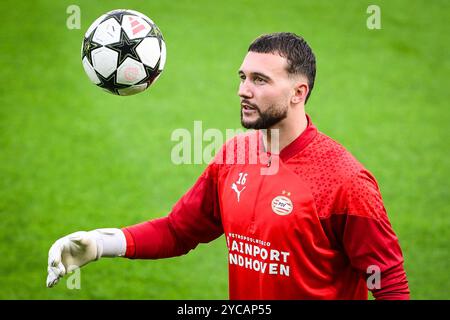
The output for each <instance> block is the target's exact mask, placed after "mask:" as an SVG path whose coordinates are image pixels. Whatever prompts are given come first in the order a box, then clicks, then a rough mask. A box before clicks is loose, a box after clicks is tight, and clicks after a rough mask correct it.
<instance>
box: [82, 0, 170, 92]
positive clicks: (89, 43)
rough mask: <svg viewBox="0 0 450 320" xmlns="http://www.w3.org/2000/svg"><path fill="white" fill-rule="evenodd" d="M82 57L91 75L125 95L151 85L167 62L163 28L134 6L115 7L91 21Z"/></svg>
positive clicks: (105, 88) (102, 84)
mask: <svg viewBox="0 0 450 320" xmlns="http://www.w3.org/2000/svg"><path fill="white" fill-rule="evenodd" d="M81 60H82V62H83V67H84V71H86V74H87V75H88V77H89V79H90V80H91V81H92V82H93V83H94V84H96V85H97V86H99V87H101V88H103V89H104V90H106V91H108V92H110V93H112V94H116V95H121V96H128V95H132V94H136V93H139V92H142V91H144V90H145V89H147V88H148V87H149V86H150V85H151V84H152V83H153V82H155V81H156V79H157V78H158V77H159V76H160V74H161V72H162V71H163V69H164V64H165V62H166V45H165V43H164V38H163V36H162V33H161V31H160V30H159V29H158V27H157V26H156V24H155V23H154V22H153V21H152V20H151V19H150V18H148V17H147V16H145V15H143V14H142V13H140V12H137V11H134V10H123V9H120V10H113V11H110V12H108V13H106V14H104V15H102V16H101V17H99V18H98V19H97V20H95V21H94V23H92V24H91V26H90V27H89V29H88V30H87V31H86V34H85V35H84V39H83V44H82V47H81Z"/></svg>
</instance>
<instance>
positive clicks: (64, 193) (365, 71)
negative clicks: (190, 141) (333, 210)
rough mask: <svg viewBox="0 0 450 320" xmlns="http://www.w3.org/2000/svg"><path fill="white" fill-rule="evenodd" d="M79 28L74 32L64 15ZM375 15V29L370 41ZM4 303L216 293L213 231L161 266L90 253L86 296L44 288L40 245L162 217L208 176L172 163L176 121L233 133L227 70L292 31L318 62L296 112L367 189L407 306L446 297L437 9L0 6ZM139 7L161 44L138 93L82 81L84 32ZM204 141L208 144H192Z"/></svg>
mask: <svg viewBox="0 0 450 320" xmlns="http://www.w3.org/2000/svg"><path fill="white" fill-rule="evenodd" d="M72 4H75V5H78V6H79V7H80V9H81V29H79V30H69V29H68V28H67V27H66V20H67V18H68V17H69V15H68V14H67V13H66V9H67V7H68V6H69V5H72ZM370 4H376V5H379V6H380V8H381V30H369V29H368V28H367V26H366V20H367V18H368V17H369V14H368V13H367V12H366V9H367V7H368V6H369V5H370ZM0 7H1V11H0V12H1V13H0V15H1V21H2V25H1V31H0V35H1V51H0V54H1V59H0V70H1V71H0V72H1V76H2V77H1V78H2V85H1V86H0V177H1V179H0V237H1V238H0V252H1V257H0V288H1V290H0V298H1V299H227V297H228V291H227V290H228V289H227V283H228V280H227V254H226V246H225V241H224V239H223V237H222V238H220V239H218V240H216V241H214V242H213V243H211V244H209V245H201V246H199V247H198V248H197V249H196V250H194V251H192V252H191V253H189V254H188V255H186V256H183V257H178V258H172V259H167V260H158V261H150V260H147V261H129V260H127V259H103V260H100V261H98V262H96V263H92V264H90V265H88V266H86V267H85V268H83V269H82V271H81V289H80V290H68V289H67V287H66V282H65V281H62V282H61V283H60V284H59V285H58V286H57V287H55V288H53V289H47V288H46V287H45V279H46V264H47V252H48V249H49V247H50V246H51V244H52V243H53V242H54V241H55V240H56V239H57V238H59V237H61V236H63V235H66V234H68V233H71V232H74V231H77V230H91V229H95V228H100V227H122V226H127V225H131V224H135V223H138V222H141V221H144V220H147V219H151V218H155V217H160V216H163V215H166V214H167V213H168V212H169V211H170V209H171V207H172V205H173V204H174V203H175V202H176V201H177V199H178V198H179V197H180V196H181V195H182V194H183V193H184V192H185V191H186V190H187V189H188V188H189V187H190V186H191V185H192V184H193V183H194V181H195V180H196V179H197V177H198V175H199V174H200V173H201V172H202V170H203V169H204V168H205V166H206V164H202V165H179V166H176V165H174V164H173V163H172V162H171V159H170V154H171V150H172V148H173V147H174V145H175V144H176V143H175V142H173V141H171V140H170V137H171V133H172V132H173V130H174V129H176V128H187V129H189V130H190V131H191V132H192V130H193V122H194V120H202V121H203V130H206V129H207V128H219V129H220V130H222V131H223V132H225V129H226V128H239V127H240V124H239V104H238V101H239V100H238V97H237V95H236V92H237V87H238V82H239V79H238V76H237V70H238V68H239V66H240V64H241V62H242V59H243V57H244V55H245V53H246V50H247V47H248V45H249V43H250V42H251V41H252V40H253V39H254V38H255V37H257V36H258V35H260V34H262V33H267V32H275V31H291V32H295V33H298V34H300V35H303V36H304V37H305V38H306V39H307V41H308V42H309V44H310V45H311V46H312V48H313V50H314V52H315V54H316V57H317V62H318V70H317V78H316V85H315V88H314V91H313V93H312V96H311V99H310V101H309V102H308V105H307V112H308V113H309V114H310V115H311V117H312V119H313V121H314V123H315V124H316V125H317V126H318V127H319V129H320V130H321V131H322V132H324V133H326V134H327V135H329V136H331V137H333V138H334V139H336V140H337V141H339V142H341V143H342V144H343V145H344V146H346V148H347V149H348V150H349V151H351V152H352V153H353V154H354V155H355V156H356V157H357V158H358V159H359V160H360V161H361V162H362V163H363V164H364V165H365V166H366V167H367V168H368V169H369V170H370V171H372V172H373V173H374V174H375V176H376V177H377V179H378V182H379V184H380V187H381V191H382V194H383V198H384V201H385V205H386V208H387V210H388V214H389V217H390V220H391V223H392V225H393V227H394V229H395V231H396V233H397V235H398V237H399V239H400V243H401V246H402V248H403V252H404V256H405V268H406V271H407V275H408V279H409V284H410V289H411V297H412V298H413V299H449V298H450V291H449V289H450V281H449V261H450V256H449V240H450V237H449V232H450V231H449V229H450V228H449V227H450V220H449V217H448V214H449V212H450V201H449V178H448V177H449V171H450V161H449V151H450V150H449V138H450V136H449V133H450V130H449V128H448V125H449V123H450V110H449V105H448V101H449V98H450V96H449V91H450V90H449V80H448V77H449V71H450V62H449V56H448V54H449V52H450V48H449V44H448V43H449V34H450V27H449V24H448V21H449V18H450V16H449V12H450V2H449V1H445V0H444V1H438V0H433V1H425V0H424V1H324V0H321V1H304V0H302V1H299V0H295V1H271V0H267V1H245V0H241V1H223V2H222V1H220V2H219V1H206V0H197V1H187V0H186V1H156V0H154V1H102V2H100V1H98V2H94V1H65V0H59V1H51V0H48V1H33V2H28V1H9V0H8V1H2V2H1V4H0ZM117 8H128V9H135V10H138V11H141V12H143V13H144V14H146V15H148V16H149V17H151V18H152V19H153V20H154V21H155V22H156V23H157V24H158V26H159V27H160V29H161V30H162V32H163V35H164V38H165V40H166V43H167V63H166V67H165V70H164V72H163V74H162V76H161V77H160V79H159V80H158V81H157V82H156V83H155V84H154V85H153V86H152V87H151V88H150V89H148V90H147V91H146V92H144V93H141V94H139V95H136V96H130V97H118V96H113V95H110V94H107V93H105V92H103V91H102V90H101V89H99V88H97V87H95V86H94V85H92V84H91V83H90V81H89V80H88V78H87V76H86V75H85V74H84V71H83V68H82V65H81V61H80V46H81V42H82V37H83V34H84V32H85V31H86V29H87V28H88V27H89V25H90V24H91V23H92V22H93V21H94V20H95V19H96V18H97V17H98V16H100V15H101V14H103V13H105V12H107V11H110V10H112V9H117ZM204 145H205V143H204Z"/></svg>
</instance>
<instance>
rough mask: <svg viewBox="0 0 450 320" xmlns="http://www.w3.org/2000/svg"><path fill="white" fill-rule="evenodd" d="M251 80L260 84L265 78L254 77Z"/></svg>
mask: <svg viewBox="0 0 450 320" xmlns="http://www.w3.org/2000/svg"><path fill="white" fill-rule="evenodd" d="M253 81H254V82H255V83H258V84H262V83H265V82H266V80H264V79H263V78H255V79H254V80H253Z"/></svg>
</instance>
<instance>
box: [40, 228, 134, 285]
mask: <svg viewBox="0 0 450 320" xmlns="http://www.w3.org/2000/svg"><path fill="white" fill-rule="evenodd" d="M126 249H127V242H126V239H125V235H124V234H123V232H122V230H120V229H115V228H108V229H96V230H92V231H89V232H86V231H78V232H74V233H71V234H69V235H67V236H65V237H62V238H61V239H59V240H57V241H56V242H55V243H54V244H53V245H52V246H51V248H50V250H49V252H48V268H47V272H48V275H47V287H49V288H51V287H53V286H54V285H55V284H57V283H58V281H59V279H61V278H62V277H63V276H64V275H65V274H67V273H70V272H72V271H73V270H75V269H77V268H80V267H82V266H84V265H85V264H88V263H89V262H91V261H94V260H98V259H100V258H101V257H121V256H124V255H125V252H126Z"/></svg>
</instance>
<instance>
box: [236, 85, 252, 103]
mask: <svg viewBox="0 0 450 320" xmlns="http://www.w3.org/2000/svg"><path fill="white" fill-rule="evenodd" d="M238 96H239V97H241V98H245V99H250V98H252V97H253V92H252V90H251V88H250V86H249V83H248V81H247V80H244V81H241V83H240V84H239V90H238Z"/></svg>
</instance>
